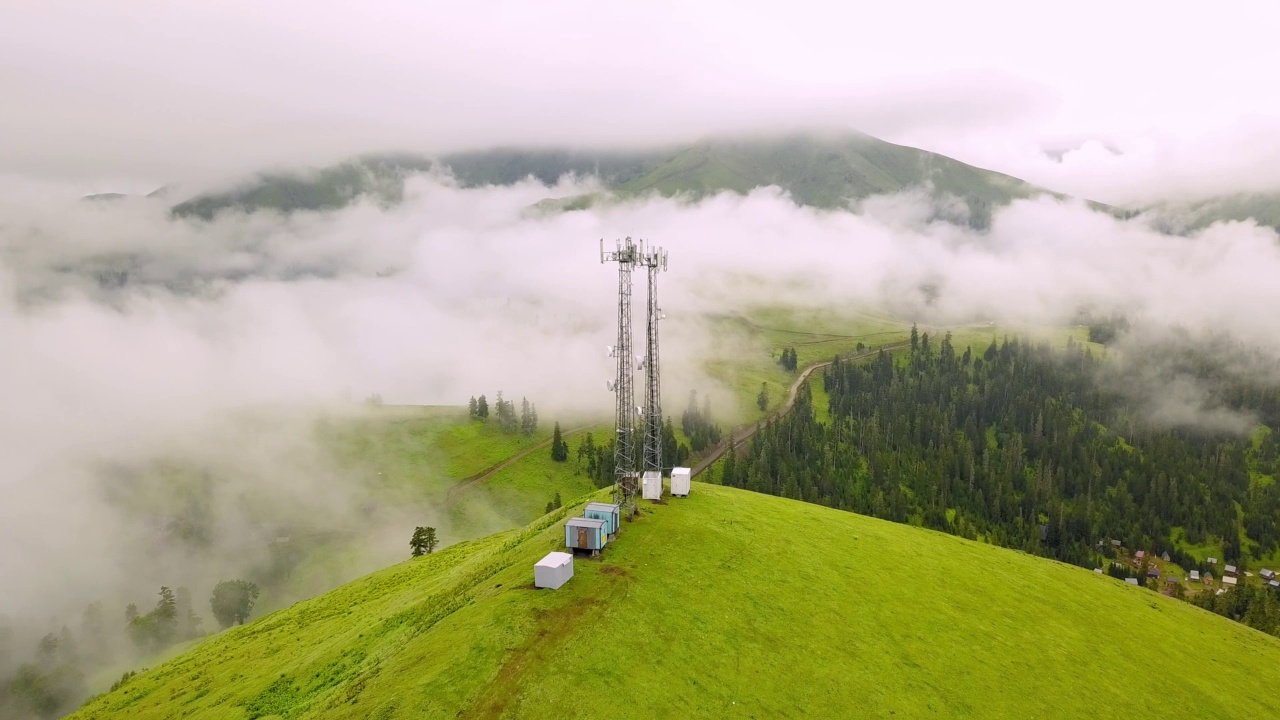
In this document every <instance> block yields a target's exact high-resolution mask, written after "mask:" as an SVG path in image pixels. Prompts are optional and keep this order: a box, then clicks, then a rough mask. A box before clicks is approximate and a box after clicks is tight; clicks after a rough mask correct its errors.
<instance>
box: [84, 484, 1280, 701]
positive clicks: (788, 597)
mask: <svg viewBox="0 0 1280 720" xmlns="http://www.w3.org/2000/svg"><path fill="white" fill-rule="evenodd" d="M645 505H646V508H645V512H644V513H643V516H642V517H641V518H640V519H639V520H638V521H636V522H635V523H632V524H628V525H626V526H625V527H624V529H623V532H622V534H621V535H620V537H619V539H618V540H617V541H616V542H615V543H614V544H613V545H611V546H610V547H609V548H608V549H607V551H606V553H605V558H604V560H603V561H601V562H595V561H588V560H583V559H580V560H578V561H577V563H576V567H575V577H574V579H573V580H572V581H571V582H570V583H569V584H568V585H566V586H565V587H564V588H562V589H561V590H559V591H555V592H552V591H545V590H544V591H535V590H533V589H531V580H532V564H533V562H534V561H535V560H537V559H538V558H539V557H540V556H541V555H543V554H544V553H546V552H548V551H550V550H555V549H558V548H559V547H560V546H561V544H562V529H561V525H562V523H561V522H560V520H561V519H562V517H563V516H562V514H561V513H555V514H552V515H550V516H546V517H544V518H542V519H540V520H538V521H536V522H535V523H534V524H533V525H531V526H529V527H527V528H525V529H523V530H518V531H509V532H506V533H501V534H498V535H494V536H490V537H487V538H484V539H481V540H476V541H472V542H468V543H462V544H459V545H455V546H453V547H450V548H448V549H446V550H444V551H442V552H440V553H438V554H436V555H432V556H427V557H425V558H422V559H418V560H412V561H408V562H404V563H401V564H399V565H396V566H393V567H391V568H388V569H386V570H383V571H380V572H377V573H374V574H372V575H369V576H367V577H365V578H362V579H360V580H358V581H356V582H353V583H351V584H349V585H346V586H344V587H341V588H339V589H337V590H334V591H333V592H330V593H328V594H326V595H323V596H320V597H317V598H314V599H311V600H308V601H305V602H301V603H298V604H296V605H294V606H293V607H290V608H288V609H285V610H281V611H279V612H276V613H274V614H271V615H268V616H266V617H264V618H262V619H260V620H258V621H256V622H253V623H250V624H248V625H245V626H243V627H239V628H235V629H232V630H230V631H228V632H225V633H223V634H220V635H217V636H215V637H212V638H210V639H207V640H205V641H203V642H201V643H200V644H199V645H197V646H196V647H194V648H193V649H191V650H190V651H189V652H188V653H186V654H185V655H182V656H180V657H178V658H176V659H174V660H171V661H170V662H167V663H165V664H163V665H160V666H158V667H156V668H153V669H151V670H149V671H147V672H143V673H141V674H140V675H138V676H137V677H135V678H133V679H131V680H130V681H129V682H127V683H126V684H125V685H124V686H123V687H122V688H120V689H118V690H116V691H114V692H111V693H108V694H106V695H103V696H101V697H99V698H97V699H95V700H93V701H91V702H90V703H88V704H87V705H86V706H85V707H84V708H82V709H81V710H80V711H79V712H78V713H76V714H75V715H74V716H73V717H76V718H86V719H87V718H100V719H103V720H106V719H108V718H140V719H145V718H171V717H184V718H265V717H279V718H311V717H325V718H330V717H332V718H383V719H391V718H421V717H441V718H443V717H534V718H539V717H556V718H561V717H595V716H600V715H602V714H608V715H610V716H618V717H856V716H866V717H920V716H940V717H1011V718H1028V717H1147V716H1152V715H1156V714H1165V713H1167V712H1169V711H1170V709H1171V708H1172V709H1174V710H1173V711H1174V712H1176V713H1179V714H1184V713H1185V714H1190V715H1193V716H1201V717H1215V718H1229V717H1249V718H1254V717H1265V716H1268V715H1271V714H1274V713H1275V712H1276V711H1277V710H1280V700H1277V699H1274V698H1275V696H1274V694H1273V693H1274V691H1275V683H1274V668H1275V667H1276V666H1277V663H1280V640H1276V639H1275V638H1272V637H1268V636H1266V635H1263V634H1262V633H1258V632H1256V631H1253V630H1251V629H1249V628H1247V627H1244V626H1242V625H1239V624H1236V623H1233V622H1230V621H1228V620H1225V619H1223V618H1220V617H1217V616H1215V615H1212V614H1210V613H1207V612H1204V611H1201V610H1199V609H1197V608H1194V607H1191V606H1189V605H1187V604H1185V603H1182V602H1179V601H1176V600H1172V599H1169V598H1164V597H1161V596H1159V595H1156V594H1155V593H1152V592H1150V591H1147V590H1143V589H1140V588H1135V587H1130V586H1128V585H1125V584H1123V583H1120V582H1117V581H1115V580H1113V579H1110V578H1107V577H1103V576H1100V575H1096V574H1094V573H1090V572H1088V571H1085V570H1081V569H1078V568H1074V567H1069V566H1066V565H1062V564H1059V563H1054V562H1050V561H1046V560H1042V559H1038V558H1034V557H1030V556H1027V555H1023V554H1020V553H1016V552H1012V551H1009V550H1004V549H1000V548H996V547H992V546H988V545H983V544H979V543H974V542H969V541H966V540H962V539H959V538H955V537H951V536H947V535H942V534H939V533H934V532H930V531H925V530H920V529H917V528H912V527H909V526H905V525H896V524H893V523H889V522H884V521H880V520H875V519H871V518H866V517H862V516H858V515H853V514H850V513H844V512H839V511H834V510H829V509H825V508H821V507H817V506H814V505H807V504H804V503H800V502H795V501H790V500H785V499H780V498H774V497H768V496H763V495H756V494H753V493H749V492H745V491H738V490H733V489H729V488H720V487H716V486H709V485H701V484H700V485H697V486H696V487H695V488H694V493H693V495H692V496H691V497H690V498H688V499H687V500H684V499H679V500H676V499H672V500H669V503H668V504H666V505H650V504H648V503H646V504H645ZM570 512H572V510H571V511H570Z"/></svg>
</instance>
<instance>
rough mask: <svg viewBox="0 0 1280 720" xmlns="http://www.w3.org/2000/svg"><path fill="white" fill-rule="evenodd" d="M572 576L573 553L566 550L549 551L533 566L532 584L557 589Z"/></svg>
mask: <svg viewBox="0 0 1280 720" xmlns="http://www.w3.org/2000/svg"><path fill="white" fill-rule="evenodd" d="M571 577H573V555H571V554H569V553H566V552H551V553H547V556H546V557H544V558H542V559H541V560H539V561H538V562H537V564H535V565H534V566H533V584H534V586H535V587H540V588H551V589H552V590H556V589H558V588H559V587H560V586H561V585H563V584H565V583H567V582H569V578H571Z"/></svg>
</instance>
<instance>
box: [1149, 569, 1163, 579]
mask: <svg viewBox="0 0 1280 720" xmlns="http://www.w3.org/2000/svg"><path fill="white" fill-rule="evenodd" d="M1147 577H1149V578H1158V577H1160V568H1147Z"/></svg>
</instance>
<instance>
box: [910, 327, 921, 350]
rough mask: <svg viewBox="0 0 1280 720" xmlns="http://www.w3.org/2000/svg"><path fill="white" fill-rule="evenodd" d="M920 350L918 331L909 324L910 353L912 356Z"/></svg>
mask: <svg viewBox="0 0 1280 720" xmlns="http://www.w3.org/2000/svg"><path fill="white" fill-rule="evenodd" d="M919 349H920V331H919V330H918V329H917V328H916V324H915V323H911V352H912V353H913V354H914V353H915V351H916V350H919Z"/></svg>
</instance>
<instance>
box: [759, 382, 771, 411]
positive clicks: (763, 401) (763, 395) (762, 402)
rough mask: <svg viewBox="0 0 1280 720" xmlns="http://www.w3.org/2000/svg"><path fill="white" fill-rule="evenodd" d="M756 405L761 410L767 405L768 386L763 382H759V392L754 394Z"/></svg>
mask: <svg viewBox="0 0 1280 720" xmlns="http://www.w3.org/2000/svg"><path fill="white" fill-rule="evenodd" d="M756 407H758V408H760V409H761V410H764V409H765V408H767V407H769V386H768V385H767V384H765V383H760V394H759V395H757V396H756Z"/></svg>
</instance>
